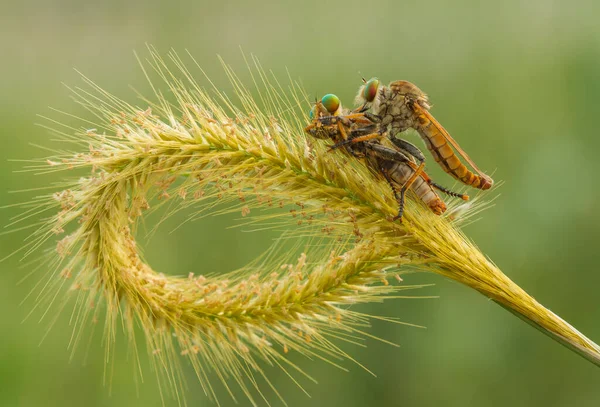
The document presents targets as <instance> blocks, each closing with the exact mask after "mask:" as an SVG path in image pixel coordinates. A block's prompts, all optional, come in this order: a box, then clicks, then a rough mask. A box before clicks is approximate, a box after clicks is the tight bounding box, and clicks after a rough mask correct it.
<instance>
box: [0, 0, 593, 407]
mask: <svg viewBox="0 0 600 407" xmlns="http://www.w3.org/2000/svg"><path fill="white" fill-rule="evenodd" d="M1 14H2V15H1V16H0V34H1V35H0V55H1V56H0V59H1V62H0V142H1V146H2V147H1V148H0V180H1V184H0V204H2V205H8V204H13V203H16V202H20V201H23V200H26V199H28V198H29V197H31V196H32V195H34V193H29V194H27V193H25V194H11V193H10V191H13V190H18V189H23V188H33V187H37V186H42V185H46V184H47V183H48V182H52V181H56V179H52V178H42V177H35V176H33V175H32V174H30V173H17V172H15V171H17V170H19V169H20V168H21V166H22V164H21V163H15V162H10V161H8V160H9V159H26V158H30V157H39V156H42V155H44V154H45V153H44V151H42V150H40V149H39V148H37V147H35V146H32V145H31V144H41V145H45V146H50V147H54V146H55V145H53V143H52V142H51V141H50V140H49V138H50V137H49V135H48V133H47V132H46V131H44V130H43V129H41V128H39V127H36V126H35V125H34V123H35V122H38V121H39V119H38V118H36V114H38V113H39V114H44V115H52V112H51V111H50V110H49V109H48V106H53V107H56V108H60V109H64V110H67V111H69V112H73V113H74V114H78V115H85V112H84V111H83V110H82V109H81V107H79V106H77V105H75V104H74V103H72V102H71V101H70V99H69V97H68V91H67V90H66V88H65V87H63V85H62V84H61V82H64V83H67V84H70V85H77V84H79V83H80V79H79V77H78V74H77V73H75V72H74V70H73V69H72V68H74V67H76V68H77V69H79V70H80V71H82V72H84V73H85V74H86V75H87V76H89V77H91V78H93V79H94V80H95V81H96V82H98V83H99V84H101V85H102V86H103V87H105V88H107V89H108V90H109V91H112V92H113V93H116V94H117V95H119V96H122V97H123V98H125V99H127V100H129V101H135V95H134V92H133V91H131V90H130V88H129V87H128V85H133V86H134V87H135V88H137V89H141V90H142V91H143V90H144V89H147V86H146V85H145V82H144V80H143V78H142V75H141V71H140V69H139V67H138V64H137V62H136V60H135V58H134V56H133V51H134V50H137V51H140V53H142V54H143V52H144V49H145V43H151V44H153V45H155V46H156V47H157V48H158V49H160V50H162V51H163V52H165V53H166V52H167V51H168V50H169V49H170V48H171V47H173V48H175V49H177V50H179V51H182V52H183V51H184V50H185V49H189V50H190V52H191V53H192V54H193V55H194V56H195V58H196V59H197V60H198V61H199V62H200V63H201V64H202V66H203V67H204V68H205V70H206V71H207V72H208V74H209V75H210V76H211V77H212V78H213V79H214V80H215V81H216V82H217V83H218V84H223V86H226V83H227V82H226V79H225V75H224V74H223V72H222V70H221V68H220V67H219V63H218V60H217V58H216V54H220V55H222V56H223V57H224V58H225V59H226V60H227V61H228V62H229V63H230V64H231V65H233V66H234V67H237V68H238V71H244V69H245V66H244V63H243V59H242V57H241V53H240V51H239V48H240V47H242V48H243V50H244V51H245V52H247V53H254V54H256V55H257V56H258V57H259V58H260V60H261V61H262V63H263V65H264V66H265V67H267V68H271V69H273V70H274V71H275V72H276V73H278V74H280V75H281V76H282V77H283V75H285V68H286V67H287V68H288V69H289V71H290V73H291V75H292V77H294V78H298V79H301V80H302V82H303V84H304V86H305V87H306V89H307V91H308V92H309V93H310V94H311V95H313V96H316V95H322V94H323V93H327V92H333V93H336V94H338V95H339V96H340V97H341V98H342V100H347V101H350V100H351V99H352V98H353V96H354V92H355V89H356V88H357V86H358V85H359V83H360V75H364V76H365V77H370V76H375V75H376V76H379V77H380V78H381V79H383V81H384V82H389V81H391V80H395V79H409V80H411V81H413V82H415V83H416V84H418V85H419V86H420V87H421V88H422V89H424V90H425V91H426V92H427V93H429V95H430V97H431V99H432V101H433V102H434V105H435V107H434V111H433V112H434V114H435V115H436V117H437V118H438V119H439V120H440V121H441V122H442V123H443V124H444V125H445V127H446V128H447V129H449V130H450V131H451V133H452V134H453V135H454V136H455V138H457V139H458V140H459V141H460V143H461V144H462V146H463V147H464V148H465V150H466V151H468V152H469V154H470V155H471V156H472V157H473V158H474V159H475V160H476V161H477V162H478V163H479V165H480V166H481V167H482V168H483V169H485V170H486V171H488V172H494V178H495V179H497V180H503V181H504V185H502V187H501V188H499V189H497V190H496V191H492V192H490V193H489V194H490V195H491V196H497V195H499V196H498V198H497V199H496V200H495V206H494V207H493V208H491V209H489V210H487V211H486V212H485V213H484V214H483V215H482V219H481V220H479V221H478V222H476V223H475V224H473V225H470V226H468V227H467V228H466V233H467V234H468V235H469V236H471V237H472V238H473V239H474V240H475V241H476V242H477V244H478V245H479V246H480V247H481V249H482V250H483V251H484V252H485V253H487V254H488V255H489V256H490V257H491V258H492V259H494V261H495V262H496V263H497V264H498V265H499V266H500V268H501V269H503V270H504V271H505V273H507V274H508V275H509V276H510V277H511V278H512V279H514V280H515V281H516V282H517V283H518V284H520V285H521V286H522V287H523V288H525V289H526V290H527V291H528V292H529V293H531V294H532V295H533V296H534V297H536V298H537V299H538V300H539V301H541V302H542V303H543V304H545V305H546V306H548V307H549V308H551V309H552V310H553V311H555V312H556V313H558V314H559V315H561V316H562V317H563V318H565V319H566V320H568V321H569V322H571V323H572V324H573V325H574V326H575V327H577V328H578V329H580V330H581V331H582V332H584V333H585V334H587V335H588V336H589V337H591V338H592V339H595V340H597V341H598V340H600V299H599V298H598V287H599V286H600V273H599V272H598V264H599V263H600V251H599V250H598V244H599V243H600V228H599V227H598V226H600V212H599V211H598V210H597V207H596V205H597V204H598V202H600V201H599V198H600V192H599V186H600V182H599V181H598V178H597V177H598V174H599V172H600V171H599V170H600V161H599V160H598V151H599V149H600V137H599V136H600V129H599V125H598V120H599V117H600V107H599V106H600V103H599V102H598V100H599V99H600V24H598V16H599V15H600V3H599V2H597V1H571V2H566V1H551V0H529V1H517V0H505V1H502V2H480V1H475V0H456V1H452V2H450V1H422V2H417V1H410V2H404V1H393V2H389V3H388V2H378V1H370V2H365V1H361V2H351V1H337V0H333V1H320V2H314V1H312V0H311V1H308V0H305V1H279V2H269V1H266V0H258V1H248V2H246V1H239V2H232V1H210V2H208V1H203V0H195V1H181V2H157V1H147V0H146V1H140V0H132V1H128V2H121V1H115V0H108V1H102V2H100V1H94V2H92V1H88V0H84V1H81V0H79V1H56V0H46V1H41V0H39V1H22V2H6V3H4V4H3V5H2V13H1ZM55 117H56V116H55ZM62 120H63V121H64V120H67V122H68V119H64V118H63V119H62ZM431 172H432V173H434V174H435V175H437V176H438V178H439V179H440V180H445V181H444V182H445V183H446V184H450V181H449V179H448V178H444V176H443V175H441V173H440V172H439V171H437V168H435V167H434V166H431ZM18 211H19V210H18V209H14V208H8V209H6V208H5V209H2V210H1V211H0V219H1V221H2V222H1V223H2V224H6V223H8V219H9V218H10V217H11V216H14V215H15V214H16V213H18ZM230 224H231V219H228V218H226V217H223V218H211V219H205V220H203V221H201V222H196V223H194V224H191V225H188V226H187V227H185V228H183V229H182V230H179V231H178V232H177V233H176V234H175V235H168V234H167V233H162V234H161V233H157V234H156V235H155V236H154V238H152V239H151V240H150V241H149V242H147V244H146V246H145V248H146V252H147V253H148V257H149V258H150V261H151V264H153V266H155V267H156V268H157V269H165V268H168V269H169V270H172V271H173V272H175V273H179V274H187V273H188V272H189V271H191V270H198V267H199V265H201V266H202V267H203V268H204V269H206V270H212V271H227V270H231V269H234V268H237V267H240V266H243V265H244V264H245V263H247V262H248V261H249V260H251V259H252V258H253V257H254V256H255V255H256V254H258V253H259V252H261V251H262V250H264V249H265V248H266V247H267V246H268V245H269V244H270V241H271V240H270V239H271V238H272V235H269V234H264V235H261V234H260V233H259V234H247V233H243V232H242V231H240V230H238V229H226V227H227V226H228V225H230ZM165 227H166V228H167V229H166V230H163V231H166V232H168V231H169V230H168V226H165ZM25 237H26V234H25V233H21V234H14V235H2V236H0V257H4V256H5V255H7V254H9V253H11V252H12V251H14V250H16V249H17V248H19V246H20V245H21V244H22V240H23V239H24V238H25ZM0 268H1V271H2V272H1V273H0V326H1V328H0V405H1V406H61V407H70V406H82V405H85V406H128V407H129V406H159V405H160V404H161V402H160V398H159V394H158V390H157V387H156V385H155V383H154V381H153V379H152V375H151V374H146V379H147V380H146V382H145V383H144V384H142V385H141V386H140V387H139V391H137V392H136V390H135V385H134V379H133V375H132V371H133V367H132V363H131V360H128V358H127V355H126V353H125V352H117V361H116V365H115V372H116V373H115V375H114V379H113V386H112V391H111V392H109V388H108V385H106V384H104V382H103V371H104V365H103V350H102V349H101V344H100V339H94V341H92V343H91V346H90V351H89V353H88V355H87V357H86V355H85V352H83V351H82V352H78V353H76V354H75V356H74V357H73V359H72V360H71V361H69V357H70V351H69V350H68V349H67V343H68V339H69V336H70V332H71V327H70V326H69V325H68V316H69V315H68V312H65V314H64V315H62V316H60V317H59V318H58V320H57V322H56V324H55V326H54V328H53V329H52V331H50V333H49V335H48V336H47V337H46V338H45V340H44V342H43V343H42V344H41V345H40V342H41V340H42V337H43V336H44V334H45V331H46V328H47V323H46V322H42V323H38V320H39V317H40V315H39V313H38V314H34V315H33V316H32V317H31V318H29V319H27V320H25V322H23V320H24V319H25V317H26V315H27V314H28V312H29V310H30V309H31V308H32V306H33V302H32V301H31V300H29V301H26V302H25V303H24V304H22V305H20V303H21V301H22V300H23V299H24V297H25V296H26V295H27V293H28V292H29V291H30V290H31V288H32V286H33V285H34V284H35V282H36V281H37V278H38V277H39V276H41V274H40V275H34V277H32V278H31V279H29V280H26V281H25V282H24V283H21V284H18V282H19V280H20V279H21V278H22V277H23V276H24V275H25V274H26V273H27V272H28V271H30V268H31V267H30V266H27V265H25V264H23V263H19V262H18V259H16V258H10V259H8V260H6V261H4V262H2V263H0ZM406 280H407V281H408V282H409V283H434V284H435V286H433V287H429V288H427V289H424V290H423V292H422V293H423V294H426V295H439V296H440V298H439V299H427V300H410V301H409V300H395V301H390V302H388V303H386V304H384V305H376V306H366V307H364V308H363V309H364V310H365V311H371V312H376V313H379V314H383V315H388V316H396V317H400V318H402V319H403V320H405V321H408V322H412V323H417V324H422V325H426V326H427V327H428V328H427V329H426V330H423V329H416V328H409V327H401V326H400V327H399V326H390V325H387V324H376V325H375V326H374V328H373V333H374V334H376V335H378V336H382V337H385V338H387V339H390V340H393V341H395V342H398V343H400V344H401V345H402V346H401V347H400V348H393V347H390V346H387V345H385V344H381V343H377V342H374V341H369V342H368V348H366V349H363V348H358V347H353V348H352V347H350V348H346V349H348V350H350V351H351V352H352V354H353V355H354V356H355V357H356V359H358V360H359V361H360V362H362V363H364V364H366V365H367V366H368V367H369V368H370V369H371V370H372V371H374V372H376V373H377V375H378V377H377V378H374V377H372V376H370V375H369V374H367V373H366V372H364V371H363V370H361V369H360V368H358V367H357V366H352V365H348V364H347V365H346V366H347V367H349V368H350V372H348V373H346V372H342V371H339V370H336V369H335V368H333V367H330V366H328V365H325V364H323V363H320V362H310V361H308V360H303V361H300V362H299V363H300V365H301V366H302V367H304V368H305V370H307V371H308V372H310V373H311V374H312V375H313V376H314V377H315V378H316V379H317V380H318V381H319V385H313V384H311V383H308V382H307V383H305V385H306V388H307V390H308V391H309V392H310V393H311V394H312V395H313V398H312V399H309V398H307V397H306V396H305V395H304V394H303V393H301V392H300V391H299V390H298V389H297V388H295V387H294V385H293V384H291V382H290V381H289V380H288V379H287V378H286V377H284V375H273V376H272V380H273V381H274V382H275V383H276V385H277V386H278V388H279V389H280V391H281V392H282V393H283V394H284V395H286V399H287V400H288V403H289V405H290V406H304V405H314V406H337V405H339V406H347V407H351V406H434V405H444V406H505V405H511V406H598V405H600V370H599V369H598V368H597V367H595V366H593V365H591V364H590V363H588V362H586V361H585V360H583V359H581V358H579V357H578V356H576V355H575V354H573V353H571V352H569V351H567V350H566V349H564V348H562V347H561V346H560V345H558V344H556V343H554V342H553V341H551V340H550V339H548V338H547V337H545V336H544V335H542V334H541V333H539V332H537V331H535V330H534V329H532V328H531V327H529V326H528V325H526V324H524V323H523V322H521V321H520V320H518V319H516V318H515V317H513V316H512V315H510V314H508V313H507V312H506V311H504V310H502V309H501V308H499V307H498V306H496V305H495V304H493V303H491V302H489V301H487V300H486V299H485V298H484V297H482V296H480V295H478V294H476V293H474V292H471V291H470V290H469V289H467V288H465V287H462V286H459V285H458V284H456V283H453V282H450V281H446V280H444V279H442V278H440V277H438V276H433V275H425V274H414V275H410V276H408V277H407V278H406ZM50 315H51V316H53V312H52V311H51V314H50ZM189 378H190V380H189V392H188V402H189V405H192V406H199V405H208V404H209V402H208V401H207V399H206V398H205V397H204V395H203V394H202V391H201V389H200V386H199V385H198V384H197V382H196V381H195V379H194V377H193V376H192V375H190V377H189ZM109 393H111V394H109ZM220 395H221V402H222V405H224V406H228V405H233V402H232V401H231V400H230V399H229V398H228V396H227V395H226V393H225V392H221V393H220ZM168 404H169V405H176V403H175V402H174V401H172V400H168ZM245 404H246V402H245V401H244V400H242V401H241V403H240V405H245ZM274 405H279V402H278V401H277V400H274Z"/></svg>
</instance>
